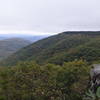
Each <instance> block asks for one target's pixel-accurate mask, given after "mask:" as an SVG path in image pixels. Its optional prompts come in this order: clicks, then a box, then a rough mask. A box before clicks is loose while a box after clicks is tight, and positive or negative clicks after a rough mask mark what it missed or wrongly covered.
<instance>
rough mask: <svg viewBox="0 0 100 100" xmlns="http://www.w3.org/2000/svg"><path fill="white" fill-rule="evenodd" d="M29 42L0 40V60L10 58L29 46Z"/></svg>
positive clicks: (13, 39)
mask: <svg viewBox="0 0 100 100" xmlns="http://www.w3.org/2000/svg"><path fill="white" fill-rule="evenodd" d="M30 43H31V42H30V41H27V40H24V39H21V38H10V39H5V40H0V60H1V59H4V58H6V57H8V56H10V55H11V54H12V53H15V52H16V51H17V50H19V49H21V48H23V47H25V46H27V45H29V44H30Z"/></svg>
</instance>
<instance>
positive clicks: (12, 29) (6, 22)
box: [0, 0, 100, 35]
mask: <svg viewBox="0 0 100 100" xmlns="http://www.w3.org/2000/svg"><path fill="white" fill-rule="evenodd" d="M87 30H90V31H92V30H93V31H99V30H100V0H0V34H9V33H10V34H11V33H12V34H17V33H18V34H33V35H45V34H56V33H59V32H63V31H87Z"/></svg>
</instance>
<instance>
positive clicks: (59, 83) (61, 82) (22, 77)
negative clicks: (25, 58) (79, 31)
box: [0, 60, 89, 100]
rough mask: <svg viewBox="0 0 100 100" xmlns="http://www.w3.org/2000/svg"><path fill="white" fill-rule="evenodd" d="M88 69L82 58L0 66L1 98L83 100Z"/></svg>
mask: <svg viewBox="0 0 100 100" xmlns="http://www.w3.org/2000/svg"><path fill="white" fill-rule="evenodd" d="M88 72H89V66H88V65H87V63H86V62H84V61H82V60H80V61H73V62H65V63H64V64H63V65H62V66H60V65H54V64H46V65H42V66H40V65H38V64H36V63H35V62H23V63H19V64H18V65H16V66H14V67H0V100H82V98H83V94H84V92H85V91H86V90H87V86H88V80H89V73H88Z"/></svg>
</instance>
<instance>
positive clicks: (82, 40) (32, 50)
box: [2, 32, 100, 65]
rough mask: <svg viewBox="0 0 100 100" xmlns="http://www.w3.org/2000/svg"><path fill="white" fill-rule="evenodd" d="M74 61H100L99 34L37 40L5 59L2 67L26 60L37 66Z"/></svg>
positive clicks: (71, 34)
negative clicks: (32, 61) (35, 63)
mask: <svg viewBox="0 0 100 100" xmlns="http://www.w3.org/2000/svg"><path fill="white" fill-rule="evenodd" d="M75 59H84V60H86V61H88V62H93V61H97V60H100V32H63V33H60V34H58V35H55V36H51V37H48V38H46V39H43V40H39V41H38V42H35V43H33V44H31V45H29V46H27V47H24V48H23V49H21V50H19V51H18V52H16V53H15V54H13V55H12V56H10V57H8V58H7V59H5V60H4V61H3V62H2V65H15V64H16V63H18V62H20V61H28V60H29V61H30V60H34V61H36V62H37V63H39V64H44V63H54V64H62V63H63V62H67V61H73V60H75Z"/></svg>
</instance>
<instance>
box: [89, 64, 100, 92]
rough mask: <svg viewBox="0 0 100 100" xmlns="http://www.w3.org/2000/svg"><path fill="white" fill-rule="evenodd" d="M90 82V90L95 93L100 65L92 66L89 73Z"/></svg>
mask: <svg viewBox="0 0 100 100" xmlns="http://www.w3.org/2000/svg"><path fill="white" fill-rule="evenodd" d="M90 76H91V81H90V89H91V91H92V92H94V93H95V92H96V90H97V88H98V87H99V86H100V64H94V65H93V66H92V69H91V71H90Z"/></svg>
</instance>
